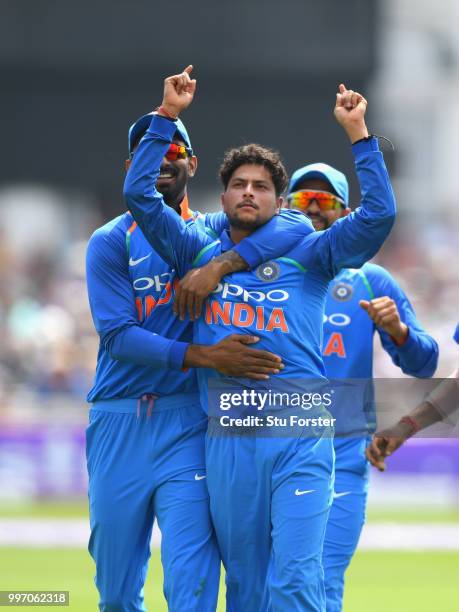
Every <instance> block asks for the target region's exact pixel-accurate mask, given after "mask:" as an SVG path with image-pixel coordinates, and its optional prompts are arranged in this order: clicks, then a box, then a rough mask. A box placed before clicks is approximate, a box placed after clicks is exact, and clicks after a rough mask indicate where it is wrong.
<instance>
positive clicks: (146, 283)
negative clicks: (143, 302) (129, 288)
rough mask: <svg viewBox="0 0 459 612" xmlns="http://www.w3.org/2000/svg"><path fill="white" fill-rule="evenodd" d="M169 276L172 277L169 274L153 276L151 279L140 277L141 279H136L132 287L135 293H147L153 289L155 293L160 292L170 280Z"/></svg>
mask: <svg viewBox="0 0 459 612" xmlns="http://www.w3.org/2000/svg"><path fill="white" fill-rule="evenodd" d="M171 276H172V275H171V273H170V272H164V274H155V276H153V278H151V277H150V276H142V277H141V278H136V279H135V280H134V282H133V283H132V285H133V287H134V289H136V290H137V291H147V290H148V289H151V288H152V287H154V288H155V290H156V291H159V292H161V291H162V289H163V287H165V286H166V285H167V283H168V282H169V281H170V280H171Z"/></svg>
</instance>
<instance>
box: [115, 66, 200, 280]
mask: <svg viewBox="0 0 459 612" xmlns="http://www.w3.org/2000/svg"><path fill="white" fill-rule="evenodd" d="M191 70H192V66H188V67H187V68H186V69H185V70H184V71H183V72H182V73H181V74H178V75H174V76H171V77H168V78H167V79H165V81H164V95H163V102H162V104H161V106H160V107H159V109H158V113H157V114H155V115H153V118H152V121H151V124H150V127H149V128H148V130H147V132H146V133H145V135H144V137H143V138H142V139H141V141H140V143H139V145H138V147H137V149H136V151H135V153H134V157H133V159H132V161H131V165H130V168H129V171H128V173H127V175H126V180H125V182H124V197H125V199H126V203H127V206H128V208H129V210H130V211H131V213H132V215H133V217H134V219H135V220H136V221H137V223H138V225H139V227H140V228H141V230H142V232H143V234H144V235H145V237H146V238H147V240H148V241H149V242H150V244H151V245H152V246H153V248H154V249H155V251H157V253H159V255H161V257H162V258H163V259H164V260H165V261H167V262H168V263H169V264H170V265H172V266H174V268H175V269H176V270H177V271H178V272H179V274H180V275H181V274H183V273H184V272H185V271H186V269H187V267H188V266H189V265H190V264H191V262H192V261H193V259H194V258H195V257H196V255H197V254H198V253H199V251H200V250H201V249H202V248H204V247H205V246H206V245H208V244H210V243H212V238H211V237H209V236H208V235H207V234H205V233H204V232H202V231H200V230H198V228H197V227H195V225H194V224H193V223H190V224H188V225H187V224H186V223H185V222H184V221H183V219H182V218H181V217H180V216H179V215H177V213H176V212H175V211H174V210H173V209H172V208H170V207H169V206H167V204H166V203H165V202H164V199H163V196H162V195H161V193H160V192H159V191H158V190H157V188H156V181H157V178H158V175H159V172H160V166H161V162H162V160H163V157H164V155H165V154H166V152H167V149H168V148H169V145H170V143H171V142H172V139H173V137H174V134H175V132H176V126H177V124H176V120H177V119H178V115H179V113H180V112H181V111H182V110H184V109H185V108H187V107H188V106H189V104H190V103H191V101H192V100H193V97H194V92H195V89H196V81H195V80H194V79H190V72H191Z"/></svg>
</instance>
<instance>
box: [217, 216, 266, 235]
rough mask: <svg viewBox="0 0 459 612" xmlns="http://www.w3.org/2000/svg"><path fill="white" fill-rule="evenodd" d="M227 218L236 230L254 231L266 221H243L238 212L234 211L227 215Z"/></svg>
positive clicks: (256, 219) (257, 219)
mask: <svg viewBox="0 0 459 612" xmlns="http://www.w3.org/2000/svg"><path fill="white" fill-rule="evenodd" d="M226 216H227V217H228V221H229V224H230V226H231V227H234V228H235V229H240V230H246V231H247V230H252V231H254V230H256V229H258V228H259V227H260V226H261V225H263V224H264V221H262V220H261V219H259V218H255V219H241V217H240V216H239V214H238V212H237V211H234V212H232V213H231V214H228V213H227V215H226Z"/></svg>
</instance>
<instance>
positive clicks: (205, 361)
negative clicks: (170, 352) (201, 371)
mask: <svg viewBox="0 0 459 612" xmlns="http://www.w3.org/2000/svg"><path fill="white" fill-rule="evenodd" d="M183 365H184V367H186V368H213V367H214V366H215V364H213V363H212V347H211V346H205V345H200V344H189V345H188V347H187V349H186V352H185V357H184V360H183Z"/></svg>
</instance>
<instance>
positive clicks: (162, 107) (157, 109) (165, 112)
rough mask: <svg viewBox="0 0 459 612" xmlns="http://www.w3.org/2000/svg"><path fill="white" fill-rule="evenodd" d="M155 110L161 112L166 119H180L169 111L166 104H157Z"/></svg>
mask: <svg viewBox="0 0 459 612" xmlns="http://www.w3.org/2000/svg"><path fill="white" fill-rule="evenodd" d="M155 111H156V112H157V113H161V115H162V116H163V117H165V118H166V119H170V120H171V121H176V120H177V119H178V117H173V116H172V115H171V114H170V113H168V112H167V110H166V109H165V108H164V106H162V105H161V106H157V107H156V108H155Z"/></svg>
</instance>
